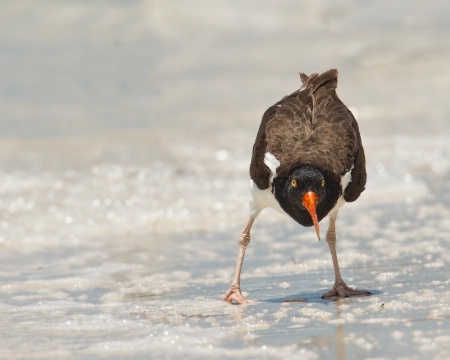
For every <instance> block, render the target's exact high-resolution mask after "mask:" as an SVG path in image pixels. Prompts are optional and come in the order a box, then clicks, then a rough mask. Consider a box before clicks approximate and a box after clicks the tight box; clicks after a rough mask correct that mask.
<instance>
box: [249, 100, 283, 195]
mask: <svg viewBox="0 0 450 360" xmlns="http://www.w3.org/2000/svg"><path fill="white" fill-rule="evenodd" d="M276 112H277V105H274V106H271V107H270V108H268V109H267V110H266V112H265V113H264V115H263V117H262V120H261V125H260V126H259V130H258V133H257V134H256V140H255V143H254V144H253V154H252V161H251V162H250V177H251V178H252V180H253V182H254V183H255V184H256V186H258V188H259V189H261V190H264V189H267V188H268V187H269V185H270V182H269V178H270V169H269V168H268V167H267V166H266V164H264V154H265V153H266V151H267V143H266V126H267V123H268V122H269V121H270V120H271V119H272V118H273V117H274V116H276Z"/></svg>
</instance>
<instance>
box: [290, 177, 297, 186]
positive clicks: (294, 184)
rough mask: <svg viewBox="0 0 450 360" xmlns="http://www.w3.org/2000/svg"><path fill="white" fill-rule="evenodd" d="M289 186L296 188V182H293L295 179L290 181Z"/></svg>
mask: <svg viewBox="0 0 450 360" xmlns="http://www.w3.org/2000/svg"><path fill="white" fill-rule="evenodd" d="M291 184H292V187H295V188H296V187H297V180H295V179H294V180H292V181H291Z"/></svg>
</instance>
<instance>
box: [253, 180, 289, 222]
mask: <svg viewBox="0 0 450 360" xmlns="http://www.w3.org/2000/svg"><path fill="white" fill-rule="evenodd" d="M271 188H272V186H269V187H268V188H267V189H265V190H261V189H259V188H258V186H256V184H255V183H254V182H253V180H251V179H250V192H251V194H252V197H253V199H252V201H250V215H257V214H258V213H259V212H260V211H261V210H262V209H264V208H266V207H270V208H272V209H274V210H276V211H278V212H280V213H281V214H284V215H287V214H286V213H285V211H284V210H283V209H282V208H281V206H280V204H279V203H278V201H277V199H275V195H274V194H273V193H272V191H271Z"/></svg>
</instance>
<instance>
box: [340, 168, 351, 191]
mask: <svg viewBox="0 0 450 360" xmlns="http://www.w3.org/2000/svg"><path fill="white" fill-rule="evenodd" d="M352 170H353V166H352V168H351V169H350V170H349V171H348V172H347V173H345V174H344V176H343V177H342V178H341V188H342V192H344V191H345V189H346V188H347V186H348V184H350V183H351V182H352Z"/></svg>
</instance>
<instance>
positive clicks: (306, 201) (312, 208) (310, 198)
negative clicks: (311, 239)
mask: <svg viewBox="0 0 450 360" xmlns="http://www.w3.org/2000/svg"><path fill="white" fill-rule="evenodd" d="M302 202H303V206H304V207H305V208H306V210H308V212H309V214H310V215H311V218H312V221H313V223H314V227H315V228H316V233H317V237H318V238H319V240H320V230H319V220H317V212H316V206H317V203H318V202H319V197H318V196H317V194H316V193H315V192H313V191H308V192H307V193H306V194H305V195H303V197H302Z"/></svg>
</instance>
